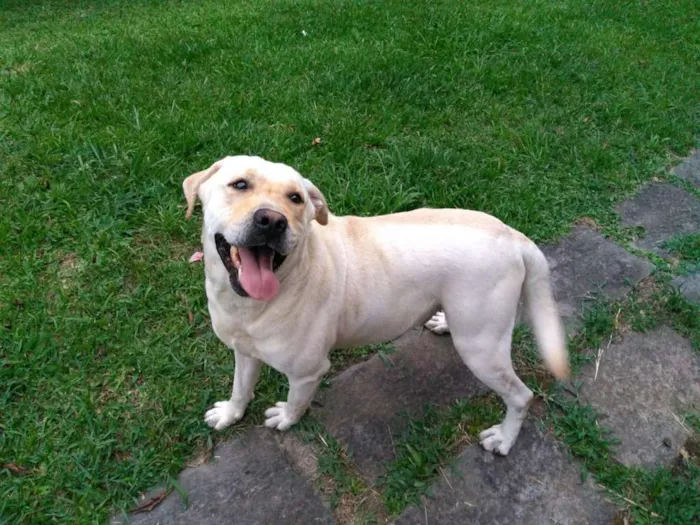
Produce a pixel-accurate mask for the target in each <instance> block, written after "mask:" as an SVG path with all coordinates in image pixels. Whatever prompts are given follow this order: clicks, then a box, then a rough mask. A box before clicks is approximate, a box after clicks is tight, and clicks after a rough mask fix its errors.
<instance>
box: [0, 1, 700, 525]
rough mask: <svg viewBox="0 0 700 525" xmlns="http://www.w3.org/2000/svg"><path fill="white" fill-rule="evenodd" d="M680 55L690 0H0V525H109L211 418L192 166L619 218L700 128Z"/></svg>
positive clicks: (548, 227)
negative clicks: (240, 163)
mask: <svg viewBox="0 0 700 525" xmlns="http://www.w3.org/2000/svg"><path fill="white" fill-rule="evenodd" d="M698 57H700V4H698V3H697V2H687V1H682V0H676V1H654V2H651V1H643V0H637V1H632V0H629V1H627V0H623V1H621V0H590V1H585V2H584V1H581V0H559V1H545V0H474V1H470V2H456V1H454V0H450V1H448V0H438V1H431V2H428V1H406V0H389V1H385V2H376V1H369V0H367V1H359V0H356V1H340V0H338V1H333V2H319V1H312V0H296V1H294V0H281V1H280V0H258V1H256V2H253V1H244V2H226V1H224V0H202V1H197V2H194V1H190V2H186V1H168V0H159V1H155V0H154V1H146V0H139V1H136V0H132V1H126V0H112V1H103V2H99V1H97V0H95V1H92V2H90V1H87V0H85V1H78V0H75V1H69V0H64V1H55V2H49V1H39V0H34V1H22V0H15V1H7V0H0V202H2V210H3V213H2V218H1V219H0V275H1V276H2V277H1V278H0V522H2V523H4V522H5V521H7V522H8V523H32V524H34V523H48V522H55V523H66V522H71V523H92V522H103V521H105V519H107V518H108V516H109V515H110V513H111V512H113V510H114V509H116V508H123V507H127V506H129V505H130V504H132V502H133V498H135V497H136V496H137V495H138V494H139V492H140V491H142V490H144V489H147V488H148V487H150V486H152V485H154V484H157V483H161V482H164V481H167V480H168V479H169V477H174V476H176V474H177V473H178V471H179V470H180V469H181V468H182V466H183V465H184V464H185V462H186V461H187V460H188V459H189V458H190V457H191V455H192V454H193V453H195V451H196V450H197V448H198V447H202V446H204V445H205V444H206V443H207V441H208V440H210V439H214V437H213V436H214V434H213V433H212V432H211V431H210V430H209V429H208V427H206V426H205V425H204V423H203V421H202V416H203V413H204V411H205V410H206V408H207V407H208V406H209V405H210V404H211V403H212V402H213V401H214V400H217V399H221V398H222V397H226V396H227V395H228V394H229V388H230V372H231V358H230V356H229V352H228V350H226V349H225V348H224V347H223V345H221V344H220V343H219V342H218V341H217V340H216V338H215V337H214V336H213V334H212V332H211V329H210V326H209V321H208V316H207V311H206V300H205V295H204V287H203V274H202V272H203V269H202V266H201V265H196V264H189V263H188V262H187V259H188V257H189V255H190V254H191V253H192V252H193V251H194V250H195V249H197V248H198V242H199V231H198V230H199V222H200V218H199V216H197V217H196V218H195V220H192V221H189V222H185V220H184V203H183V198H182V195H181V189H180V183H181V181H182V179H183V178H184V177H185V176H186V175H188V174H189V173H191V172H193V171H197V170H200V169H202V168H204V167H207V166H209V165H210V164H211V163H212V162H213V161H215V160H216V159H218V158H220V157H222V156H224V155H227V154H236V153H249V154H257V155H261V156H263V157H266V158H268V159H271V160H277V161H283V162H286V163H289V164H291V165H292V166H294V167H296V168H297V169H299V170H300V171H301V172H302V173H303V174H305V175H306V176H308V177H309V178H311V179H312V180H313V181H314V182H315V183H316V184H317V185H318V186H319V187H321V188H322V190H323V191H324V192H325V194H326V196H327V198H328V201H329V203H330V206H331V208H332V210H333V211H334V212H335V213H338V214H346V213H354V214H375V213H382V212H390V211H397V210H403V209H408V208H413V207H418V206H432V207H438V206H444V207H455V206H460V207H467V208H474V209H479V210H483V211H487V212H489V213H493V214H495V215H496V216H498V217H499V218H501V219H503V220H504V221H506V222H508V223H509V224H511V225H512V226H514V227H516V228H519V229H521V230H522V231H523V232H524V233H526V234H528V235H530V236H532V237H533V238H534V239H535V240H537V241H549V240H553V239H556V238H557V237H558V236H560V235H562V234H563V233H564V232H566V230H567V228H568V227H569V226H570V225H571V224H572V223H573V222H574V221H575V220H576V219H579V218H581V217H590V218H592V219H594V220H595V221H597V222H598V223H599V224H601V225H602V227H603V228H604V230H605V231H607V232H608V233H610V234H612V235H623V234H624V232H621V231H620V228H619V226H618V224H617V222H616V217H615V215H614V214H613V211H612V210H613V208H612V206H613V204H614V203H615V202H616V201H617V200H619V199H620V198H622V197H623V196H625V195H627V194H629V193H630V192H632V191H633V190H634V189H635V188H637V187H639V185H640V184H642V183H643V182H644V181H646V180H648V179H650V178H651V177H654V176H655V175H658V174H659V173H661V172H662V171H663V169H664V167H665V166H667V165H668V164H669V163H672V162H673V161H674V159H675V158H677V157H676V156H679V155H685V154H686V153H687V151H688V149H689V148H690V147H691V146H692V145H693V141H694V137H696V136H697V135H698V133H699V132H700V125H699V124H700V100H699V96H698V86H700V68H699V67H698ZM316 138H320V139H321V140H320V143H315V142H318V141H315V139H316ZM285 388H286V387H285V385H284V382H283V381H282V380H281V379H280V376H279V375H277V374H276V373H274V372H272V371H269V370H266V371H265V372H264V374H263V378H262V382H261V384H260V386H259V388H258V397H257V398H256V400H255V402H254V404H253V405H252V407H251V409H252V411H251V412H250V414H249V416H248V417H247V418H246V424H250V423H253V424H257V423H259V422H260V421H261V410H262V409H263V408H265V407H266V406H267V405H268V404H269V403H270V402H272V401H274V400H277V399H278V398H279V396H280V395H282V393H283V392H284V389H285ZM230 432H231V431H228V432H227V433H224V434H223V435H224V436H225V435H228V434H229V433H230Z"/></svg>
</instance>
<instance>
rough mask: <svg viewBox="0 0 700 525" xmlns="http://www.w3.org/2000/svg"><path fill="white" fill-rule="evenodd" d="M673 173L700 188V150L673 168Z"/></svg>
mask: <svg viewBox="0 0 700 525" xmlns="http://www.w3.org/2000/svg"><path fill="white" fill-rule="evenodd" d="M673 174H674V175H675V176H677V177H680V178H681V179H683V180H687V181H688V182H690V183H692V184H695V185H696V186H697V187H699V188H700V150H695V151H693V153H692V154H691V155H690V156H689V157H688V158H686V159H685V160H684V161H683V162H682V163H681V164H679V165H678V166H676V167H675V168H674V169H673Z"/></svg>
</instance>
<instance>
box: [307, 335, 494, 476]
mask: <svg viewBox="0 0 700 525" xmlns="http://www.w3.org/2000/svg"><path fill="white" fill-rule="evenodd" d="M394 346H395V347H396V350H397V351H396V352H394V353H392V354H390V355H389V356H388V357H389V359H391V361H392V362H393V365H389V364H388V363H387V362H385V361H384V360H383V359H381V358H380V357H379V356H378V355H375V356H373V357H372V358H371V359H369V360H368V361H365V362H363V363H359V364H357V365H355V366H353V367H351V368H349V369H347V370H345V371H344V372H342V373H340V374H339V375H337V376H336V377H335V378H333V380H332V381H331V385H330V387H329V388H328V389H326V390H324V391H321V392H320V395H319V397H318V401H319V402H320V403H321V405H322V406H321V407H314V408H313V413H314V414H315V415H317V416H318V417H319V419H320V420H321V422H322V423H323V424H324V426H325V428H326V430H327V431H328V432H329V433H330V434H331V435H332V436H334V437H335V438H337V439H340V440H341V441H342V442H344V443H346V444H347V445H348V447H349V450H350V452H351V453H352V454H353V459H354V462H355V466H356V468H357V470H358V472H359V473H360V474H361V475H362V476H363V477H365V479H367V480H368V481H370V482H374V481H375V480H376V478H377V476H379V475H380V474H382V473H383V472H384V471H385V469H386V463H387V462H389V461H391V460H392V459H394V458H395V451H394V441H395V440H396V439H398V438H399V437H400V436H401V433H402V432H403V431H404V430H405V428H406V425H407V422H408V420H407V418H406V414H407V413H409V414H411V415H413V416H418V415H420V414H421V413H423V409H424V407H425V405H426V403H433V404H437V405H447V404H450V403H452V402H454V401H455V400H456V399H459V398H465V397H471V396H474V395H477V394H481V393H484V392H486V391H487V390H486V387H485V386H483V384H482V383H481V382H479V380H477V379H476V378H475V377H474V376H473V375H472V374H471V372H470V371H469V369H468V368H467V367H466V366H465V365H464V363H463V362H462V360H461V359H460V358H459V355H458V354H457V351H456V350H455V349H454V346H453V345H452V339H451V338H450V337H446V336H443V337H441V336H436V335H434V334H432V333H431V332H429V331H427V330H420V329H414V330H411V331H409V332H408V333H407V334H405V335H404V336H402V337H400V338H399V339H397V340H396V341H394Z"/></svg>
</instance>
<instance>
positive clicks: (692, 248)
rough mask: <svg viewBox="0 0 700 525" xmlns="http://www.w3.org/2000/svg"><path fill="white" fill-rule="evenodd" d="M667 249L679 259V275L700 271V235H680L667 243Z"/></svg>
mask: <svg viewBox="0 0 700 525" xmlns="http://www.w3.org/2000/svg"><path fill="white" fill-rule="evenodd" d="M665 248H666V249H667V250H668V251H669V252H670V253H671V254H672V255H673V256H674V257H676V258H677V259H678V265H679V269H678V270H677V271H678V272H679V273H683V274H687V273H691V272H694V271H696V270H698V269H700V234H694V235H693V234H691V235H678V236H676V237H674V238H673V239H671V240H670V241H668V242H666V243H665Z"/></svg>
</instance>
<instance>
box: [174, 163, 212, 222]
mask: <svg viewBox="0 0 700 525" xmlns="http://www.w3.org/2000/svg"><path fill="white" fill-rule="evenodd" d="M219 168H221V161H218V162H215V163H214V164H212V165H211V166H209V168H207V169H206V170H204V171H198V172H197V173H193V174H192V175H190V176H189V177H187V178H186V179H185V180H184V181H182V191H184V192H185V198H186V199H187V213H186V214H185V218H186V219H189V218H190V217H192V210H194V204H195V202H197V194H198V193H199V187H200V186H201V185H202V183H203V182H204V181H206V180H207V179H208V178H210V177H211V176H212V175H214V174H215V173H216V172H217V171H219Z"/></svg>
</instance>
